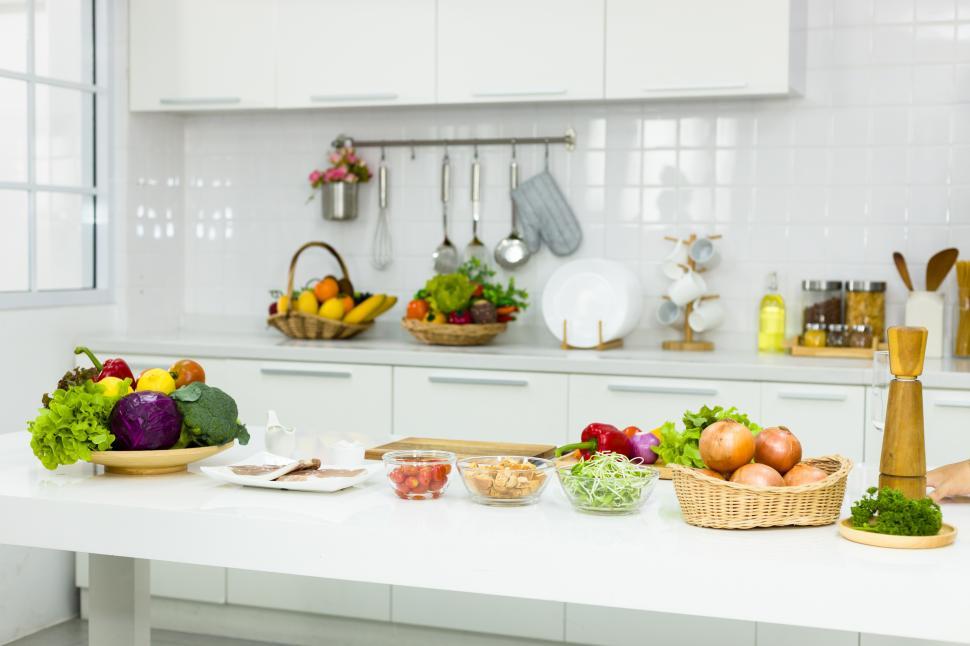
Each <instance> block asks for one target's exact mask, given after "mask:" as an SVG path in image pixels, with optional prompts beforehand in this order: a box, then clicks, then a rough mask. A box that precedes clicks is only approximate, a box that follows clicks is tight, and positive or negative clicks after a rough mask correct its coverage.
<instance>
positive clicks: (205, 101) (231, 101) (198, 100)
mask: <svg viewBox="0 0 970 646" xmlns="http://www.w3.org/2000/svg"><path fill="white" fill-rule="evenodd" d="M158 102H159V103H161V104H162V105H235V104H237V103H242V99H241V98H239V97H238V96H186V97H162V98H161V99H159V100H158Z"/></svg>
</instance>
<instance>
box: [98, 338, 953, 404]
mask: <svg viewBox="0 0 970 646" xmlns="http://www.w3.org/2000/svg"><path fill="white" fill-rule="evenodd" d="M659 343H660V342H659V340H656V341H654V342H652V343H650V342H639V343H638V342H637V341H630V342H629V343H627V345H626V346H624V347H622V348H617V349H614V350H607V351H604V352H597V351H595V350H569V351H564V350H561V349H560V348H559V346H558V343H557V341H556V340H555V339H554V338H553V337H552V336H551V335H550V334H549V333H548V332H547V331H546V330H545V329H537V328H520V329H515V328H514V327H511V328H510V330H509V332H508V333H506V334H503V335H500V336H499V337H498V338H496V340H495V341H493V342H492V343H491V344H489V345H485V346H477V347H471V348H443V347H440V346H428V345H424V344H421V343H419V342H418V341H416V340H414V339H413V338H412V337H411V336H410V335H409V334H407V332H405V331H404V330H402V329H400V328H399V327H398V325H397V323H394V322H384V323H379V324H378V325H376V326H375V327H374V329H372V330H369V331H368V332H365V333H363V334H361V335H360V336H358V337H356V338H354V339H350V340H345V341H299V340H293V339H288V338H286V337H284V336H283V335H282V334H280V333H279V332H277V331H276V330H273V329H267V330H265V331H263V332H253V333H248V334H242V333H234V334H217V333H212V332H208V333H206V332H180V333H176V334H172V335H164V336H163V335H134V334H126V335H115V336H108V337H104V338H96V339H91V340H89V342H88V343H87V345H89V346H90V347H92V348H94V349H95V350H98V351H100V352H101V353H102V354H105V355H107V356H116V355H124V354H160V355H165V356H185V357H215V358H236V359H260V360H274V361H318V362H333V363H359V364H374V365H396V366H422V367H432V368H465V369H481V370H528V371H536V372H565V373H581V374H602V375H628V376H644V377H679V378H695V379H700V378H703V379H730V380H744V381H769V382H772V381H774V382H799V383H819V384H844V385H861V386H867V385H870V384H871V383H872V370H871V363H870V362H869V361H865V360H858V359H817V358H810V357H791V356H788V355H767V354H758V353H757V352H754V351H750V352H745V351H724V350H716V351H714V352H697V353H689V352H688V353H684V352H668V351H663V350H660V349H659V347H658V346H659ZM921 379H922V381H923V384H924V385H925V386H926V387H928V388H955V389H970V360H968V359H928V360H926V365H925V369H924V373H923V376H922V377H921Z"/></svg>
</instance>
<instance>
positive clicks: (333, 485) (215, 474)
mask: <svg viewBox="0 0 970 646" xmlns="http://www.w3.org/2000/svg"><path fill="white" fill-rule="evenodd" d="M290 462H293V459H292V458H285V457H283V456H281V455H273V454H272V453H257V454H256V455H253V456H251V457H248V458H246V459H245V460H243V461H242V462H238V463H236V464H234V465H232V466H242V465H247V464H278V465H280V466H283V465H285V464H289V463H290ZM232 466H226V467H201V469H200V470H201V471H202V473H204V474H205V475H207V476H209V477H210V478H212V479H213V480H219V481H220V482H228V483H231V484H237V485H242V486H244V487H262V488H264V489H286V490H289V491H316V492H324V493H330V492H333V491H340V490H341V489H346V488H347V487H352V486H354V485H355V484H358V483H361V482H363V481H364V480H367V479H368V478H370V477H371V476H372V475H374V474H375V473H378V472H379V471H383V469H384V465H383V464H382V463H380V462H364V463H361V464H360V465H358V466H356V467H345V468H355V469H363V470H364V472H363V473H361V474H358V475H356V476H353V477H351V478H317V479H313V480H291V481H289V482H277V481H275V480H260V479H259V478H254V477H252V476H241V475H237V474H236V473H233V471H232ZM323 468H326V465H325V466H324V467H323ZM332 468H336V467H332Z"/></svg>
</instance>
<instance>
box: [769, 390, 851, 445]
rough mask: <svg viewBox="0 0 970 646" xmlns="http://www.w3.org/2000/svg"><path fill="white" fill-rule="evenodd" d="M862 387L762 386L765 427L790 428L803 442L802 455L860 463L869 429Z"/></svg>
mask: <svg viewBox="0 0 970 646" xmlns="http://www.w3.org/2000/svg"><path fill="white" fill-rule="evenodd" d="M865 402H866V389H865V388H864V387H863V386H821V385H817V384H774V383H771V384H769V383H764V384H762V385H761V416H760V417H759V418H758V423H759V424H761V425H762V426H787V427H788V428H789V429H791V431H792V433H794V434H795V435H797V436H798V439H799V441H800V442H801V443H802V455H803V456H805V457H817V456H820V455H832V454H834V453H838V454H840V455H844V456H845V457H847V458H849V459H851V460H852V461H853V462H856V463H858V462H861V461H862V458H863V444H864V439H865V427H866V403H865Z"/></svg>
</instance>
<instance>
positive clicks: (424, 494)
mask: <svg viewBox="0 0 970 646" xmlns="http://www.w3.org/2000/svg"><path fill="white" fill-rule="evenodd" d="M382 459H383V461H384V472H385V473H386V474H387V479H388V481H390V483H391V486H392V487H393V488H394V493H396V494H397V497H398V498H403V499H404V500H427V499H428V498H440V497H441V494H443V493H444V491H445V489H447V488H448V479H449V477H450V476H451V470H452V467H453V466H454V464H455V454H454V453H452V452H450V451H389V452H388V453H385V454H384V457H383V458H382Z"/></svg>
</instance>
